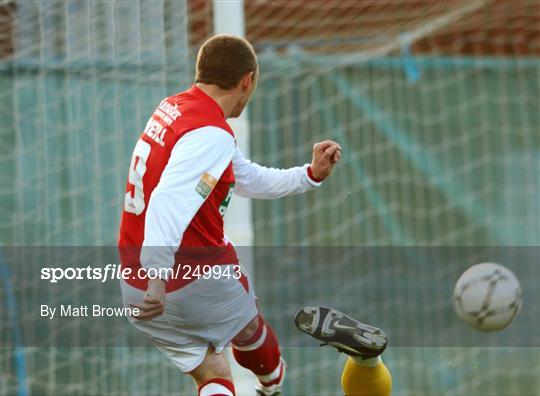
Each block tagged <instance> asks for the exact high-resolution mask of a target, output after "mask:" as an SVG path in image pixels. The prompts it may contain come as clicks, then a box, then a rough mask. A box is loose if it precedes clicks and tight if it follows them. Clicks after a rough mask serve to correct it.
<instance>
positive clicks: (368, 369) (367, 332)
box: [294, 307, 392, 396]
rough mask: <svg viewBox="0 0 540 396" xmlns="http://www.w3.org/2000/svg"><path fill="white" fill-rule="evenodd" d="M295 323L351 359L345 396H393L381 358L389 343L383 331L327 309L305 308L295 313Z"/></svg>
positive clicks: (345, 378)
mask: <svg viewBox="0 0 540 396" xmlns="http://www.w3.org/2000/svg"><path fill="white" fill-rule="evenodd" d="M294 321H295V324H296V326H298V328H299V329H300V330H302V331H303V332H304V333H307V334H309V335H310V336H312V337H314V338H316V339H318V340H320V341H322V342H323V345H330V346H333V347H335V348H336V349H337V350H339V351H340V352H343V353H346V354H348V355H349V356H350V357H349V359H348V360H347V363H346V364H345V368H344V370H343V374H342V377H341V384H342V389H343V392H344V393H345V395H346V396H364V395H369V396H388V395H390V391H391V389H392V378H391V376H390V373H389V372H388V370H387V369H386V367H385V366H384V364H383V363H382V360H381V358H380V355H381V353H383V351H384V350H385V348H386V343H387V340H386V335H385V334H384V332H383V331H382V330H380V329H378V328H376V327H373V326H370V325H366V324H363V323H360V322H359V321H357V320H355V319H353V318H351V317H350V316H348V315H346V314H344V313H342V312H340V311H338V310H336V309H332V308H328V307H305V308H303V309H301V310H300V311H298V312H297V313H296V316H295V319H294Z"/></svg>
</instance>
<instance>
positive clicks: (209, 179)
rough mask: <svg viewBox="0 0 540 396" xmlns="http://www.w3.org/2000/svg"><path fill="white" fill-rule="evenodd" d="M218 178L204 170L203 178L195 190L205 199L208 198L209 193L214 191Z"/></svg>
mask: <svg viewBox="0 0 540 396" xmlns="http://www.w3.org/2000/svg"><path fill="white" fill-rule="evenodd" d="M217 182H218V181H217V179H216V178H215V177H214V176H212V175H211V174H209V173H208V172H204V173H203V175H202V176H201V180H199V184H197V187H195V191H197V193H198V194H199V195H200V196H201V197H203V199H206V197H208V195H210V193H211V192H212V190H213V189H214V187H215V186H216V184H217Z"/></svg>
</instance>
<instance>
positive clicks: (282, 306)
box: [0, 0, 540, 396]
mask: <svg viewBox="0 0 540 396" xmlns="http://www.w3.org/2000/svg"><path fill="white" fill-rule="evenodd" d="M225 31H229V32H231V33H237V34H243V35H245V37H246V38H247V39H248V40H249V41H250V42H251V43H252V44H253V45H254V47H255V49H256V51H257V54H258V57H259V64H260V81H259V86H258V89H257V91H256V93H255V95H254V97H253V99H252V102H251V103H250V106H249V108H248V110H247V112H246V113H245V114H244V117H243V118H242V119H240V120H235V121H233V122H231V124H232V125H233V127H234V128H235V131H236V133H237V135H238V139H239V141H240V144H241V146H242V147H243V149H244V151H245V152H246V153H247V155H248V156H249V157H251V158H252V159H253V160H254V161H257V162H259V163H261V164H265V165H271V166H276V167H289V166H295V165H299V164H303V163H305V162H309V160H310V157H311V147H312V144H313V143H314V142H315V141H317V140H320V139H326V138H331V139H335V140H337V141H338V142H339V143H340V144H341V145H342V146H343V149H344V151H343V162H342V164H340V165H339V166H338V168H337V169H336V172H335V175H334V176H332V177H331V178H330V179H329V180H328V181H326V182H325V183H324V185H323V187H322V188H321V189H320V190H319V191H317V192H316V193H310V194H305V195H303V196H297V197H289V198H285V199H282V200H278V201H253V202H246V201H242V200H239V199H238V198H237V197H235V198H234V199H233V202H234V201H235V200H236V204H235V206H233V207H231V209H230V211H229V213H228V222H229V223H228V227H229V230H230V235H231V237H232V239H233V240H235V241H236V242H237V243H238V244H240V245H245V246H252V247H253V248H252V249H250V251H251V256H250V257H251V258H250V259H249V261H250V263H248V264H249V265H250V267H251V271H252V273H253V276H254V278H255V284H256V290H257V293H258V295H259V297H260V299H261V306H262V309H263V311H264V312H265V313H266V314H267V316H268V317H269V320H270V323H271V324H274V325H275V326H276V329H277V330H278V335H279V334H280V333H281V334H284V333H286V329H285V328H286V326H289V321H290V317H288V316H287V315H285V313H287V314H288V313H294V311H295V310H296V309H298V308H300V307H298V306H297V304H298V303H306V304H307V303H313V302H319V303H322V302H325V301H329V302H328V304H330V302H337V303H340V306H341V307H342V308H347V309H348V310H349V312H350V311H352V312H351V313H352V314H354V315H355V316H357V317H359V318H361V317H362V315H364V314H366V313H365V311H364V312H363V309H364V308H365V306H364V305H363V304H362V301H364V300H365V299H366V298H368V297H369V298H370V299H372V300H373V299H375V300H377V299H383V295H382V294H381V295H379V294H378V292H379V291H380V290H390V289H393V288H395V287H397V286H396V285H399V284H400V283H399V282H405V283H406V284H407V285H408V287H411V288H413V289H414V287H415V283H414V282H415V276H414V274H411V276H409V277H403V276H402V275H403V273H402V272H400V271H402V270H404V268H401V269H400V268H397V267H396V266H395V265H393V266H390V267H389V268H390V269H388V270H386V271H385V270H384V268H382V269H381V268H377V267H369V268H367V269H366V271H358V272H357V273H354V274H350V273H343V272H337V273H335V274H332V273H330V274H328V275H327V276H330V277H333V278H330V279H328V282H318V283H317V282H316V283H311V284H306V283H304V282H302V280H305V278H302V276H303V275H306V274H308V275H309V274H312V275H314V274H317V271H319V270H320V265H319V264H317V265H315V264H312V263H310V259H309V255H304V256H302V257H303V258H300V259H298V260H296V261H294V262H291V261H290V260H289V261H288V262H287V261H283V262H281V263H280V265H281V266H282V267H283V268H282V270H283V271H282V272H281V274H283V273H287V274H289V275H290V276H288V279H292V280H293V281H292V282H291V281H289V282H283V278H282V277H281V275H280V274H278V273H276V271H275V270H274V269H275V268H274V267H273V266H272V264H271V263H269V264H266V263H267V260H264V259H262V258H261V255H263V256H264V257H268V247H279V246H289V245H291V246H303V247H305V248H309V247H317V248H320V247H323V246H332V247H334V249H335V248H336V247H340V246H353V247H354V246H379V247H380V246H388V247H396V246H410V247H413V246H454V247H459V246H495V247H505V246H525V247H526V246H528V247H535V246H539V245H540V116H539V114H540V113H539V103H540V101H539V100H540V58H539V57H540V3H539V2H538V1H537V0H446V1H435V0H432V1H425V0H422V1H420V0H408V1H398V0H393V1H387V0H378V1H374V0H352V1H348V0H344V1H337V0H335V1H332V0H330V1H319V0H312V1H309V0H297V1H283V0H281V1H266V0H251V1H250V0H245V1H244V2H241V1H240V2H239V1H219V0H215V1H211V0H188V1H173V0H170V1H167V0H151V1H150V0H137V1H135V0H125V1H119V0H117V1H106V0H103V1H90V0H88V1H75V0H74V1H67V0H66V1H46V0H41V1H38V0H35V1H22V0H20V1H5V0H3V1H0V138H1V142H2V143H1V145H0V171H1V182H0V200H1V207H0V233H1V235H0V236H1V238H0V242H1V244H2V246H4V247H5V246H14V245H18V246H35V245H42V246H65V245H75V246H77V245H84V246H109V245H114V244H115V243H116V237H117V229H118V223H119V218H120V213H121V207H122V202H123V195H124V188H125V181H126V176H127V168H128V165H129V159H130V156H131V152H132V149H133V147H134V145H135V142H136V140H137V138H138V136H139V135H140V133H141V132H142V130H143V128H144V125H145V123H146V120H147V118H148V117H149V116H150V114H151V112H152V111H153V109H154V108H155V107H156V105H157V104H158V103H159V101H160V100H161V99H162V98H163V97H165V96H168V95H171V94H174V93H176V92H179V91H182V90H184V89H186V88H188V87H189V86H190V85H191V84H192V83H193V72H194V60H195V55H196V52H197V49H198V48H199V46H200V45H201V43H202V42H203V41H204V40H205V39H206V38H208V37H210V36H211V35H213V34H214V33H215V32H225ZM263 247H264V248H263ZM477 258H478V256H474V257H473V256H471V257H469V258H467V257H466V256H461V257H459V263H458V264H457V265H458V266H459V267H452V268H449V266H446V265H445V262H444V260H441V261H440V262H436V263H433V265H432V266H430V267H429V269H427V270H426V269H424V272H422V274H421V276H422V277H424V280H425V281H426V282H428V283H429V282H432V283H433V284H440V283H441V282H442V283H444V284H445V287H447V288H449V289H450V290H451V288H452V286H453V283H454V282H455V280H456V279H457V278H456V275H459V271H457V272H456V268H458V269H459V270H464V269H465V268H467V267H468V266H469V265H472V264H474V263H475V261H473V260H475V259H477ZM536 258H537V256H536ZM275 260H279V258H275ZM262 263H265V264H264V265H263V264H262ZM329 263H330V261H329ZM0 264H1V265H2V267H0V269H1V271H0V280H1V282H0V286H1V287H2V295H1V304H0V310H1V311H2V314H1V315H0V319H2V323H1V324H0V329H1V330H2V336H1V337H0V339H1V340H3V345H4V347H2V348H1V349H0V350H1V356H0V394H1V395H17V394H18V395H26V394H32V395H63V394H65V395H121V394H126V395H154V394H171V393H172V394H178V393H180V394H182V395H184V394H186V395H188V394H191V393H192V392H193V387H192V385H191V382H190V380H189V379H188V378H183V377H182V376H180V375H179V374H178V373H177V372H176V370H175V369H174V368H173V366H172V365H171V364H170V363H169V362H168V361H167V360H166V359H165V358H163V357H162V356H161V355H160V353H159V352H158V351H157V350H154V349H152V348H151V347H149V348H120V347H119V348H91V347H86V348H44V347H39V348H37V347H25V345H24V336H21V335H20V333H23V335H24V326H25V324H24V317H23V315H20V312H22V311H23V310H25V309H26V310H29V309H30V306H31V305H32V304H33V302H32V301H30V300H29V298H28V297H27V296H26V294H25V293H24V292H21V290H29V289H32V287H34V286H35V285H36V284H37V283H38V282H39V280H38V279H28V280H27V282H28V283H27V284H25V285H17V284H11V283H10V276H11V275H10V271H13V270H14V271H19V272H20V273H24V271H26V270H27V269H25V268H24V266H20V267H18V268H15V269H10V271H8V268H9V267H8V265H7V264H6V263H4V262H2V263H0ZM503 264H505V265H508V266H509V267H510V268H511V269H512V270H513V271H515V272H516V273H517V275H518V277H519V278H520V279H521V280H522V284H523V286H524V289H525V291H526V294H525V297H527V293H531V295H537V293H538V291H539V290H540V282H539V281H540V279H538V277H537V276H538V272H537V270H536V272H535V269H536V268H537V267H538V262H537V261H536V262H535V263H534V264H531V265H527V266H524V267H520V266H519V264H520V263H515V262H505V263H503ZM321 265H322V264H321ZM336 265H339V263H338V264H336ZM291 274H292V275H295V274H296V275H297V276H296V277H295V276H292V275H291ZM533 275H534V276H533ZM307 278H308V279H310V278H309V276H308V277H307ZM314 279H317V278H314ZM294 280H296V281H294ZM407 282H408V283H407ZM303 288H310V293H309V297H306V298H297V297H298V296H297V295H296V294H295V293H297V292H298V290H303ZM313 288H314V289H313ZM96 290H97V289H96ZM96 290H86V291H81V293H82V292H90V293H91V292H96ZM345 291H346V292H345ZM347 293H348V297H347V298H345V297H344V294H347ZM534 293H536V294H534ZM293 294H294V295H295V296H296V297H295V299H293V298H289V297H290V295H293ZM450 296H451V295H449V294H448V293H447V292H446V291H444V292H441V293H440V295H438V297H437V298H436V299H433V298H426V297H425V295H424V297H423V295H422V294H421V293H420V294H419V296H418V299H417V303H418V304H419V305H421V306H422V307H425V310H424V311H422V312H421V313H419V314H418V315H419V316H418V317H414V318H410V319H409V320H410V321H411V322H413V321H419V320H420V321H422V320H430V318H431V316H432V315H433V313H434V312H438V311H437V310H438V309H439V308H440V309H441V310H443V311H444V310H446V311H444V312H449V313H450V315H451V311H448V309H449V307H451V304H452V302H451V297H450ZM400 299H401V297H400V295H399V293H396V295H394V296H393V298H392V299H387V300H384V302H385V304H386V305H385V307H386V308H387V311H385V312H386V316H385V315H381V316H380V318H381V321H379V323H377V324H378V325H380V326H381V327H383V328H385V324H386V325H387V328H385V330H387V331H388V332H389V333H391V332H392V330H393V329H395V327H394V326H403V327H406V326H408V325H410V323H408V322H407V318H404V319H403V320H402V321H397V322H396V321H395V320H394V318H395V315H396V309H397V307H399V300H400ZM293 300H294V303H293V302H292V301H293ZM379 302H380V301H379ZM531 306H536V307H538V302H536V301H534V299H532V300H531V299H529V301H528V300H527V298H525V302H524V309H527V307H531ZM443 311H441V312H443ZM523 317H524V318H528V319H524V320H530V322H521V324H522V326H524V328H527V326H529V327H530V326H532V325H533V321H534V320H535V319H534V318H533V317H532V316H527V315H526V314H525V313H524V315H523ZM519 319H520V317H519V316H518V318H517V320H519ZM364 320H366V321H369V316H366V317H364ZM536 320H537V318H536ZM286 322H287V323H286ZM389 324H390V328H388V325H389ZM126 327H127V325H126ZM20 329H23V330H22V331H21V330H20ZM512 334H514V333H512ZM537 336H538V335H536V337H537ZM440 337H441V343H439V345H438V346H429V347H428V346H425V345H419V346H417V347H415V346H412V345H396V346H395V347H390V348H389V349H388V351H387V352H386V353H385V361H386V363H387V365H388V367H389V369H390V370H391V372H392V374H393V377H394V392H393V394H395V395H411V396H412V395H538V394H540V379H539V377H540V346H539V345H538V344H536V345H532V346H531V345H530V344H531V343H532V341H531V340H532V338H531V339H528V338H526V337H527V336H526V335H517V336H514V337H516V339H515V341H516V345H518V344H519V345H522V346H521V347H518V346H516V347H508V346H506V347H504V348H496V347H493V346H492V347H490V348H487V347H486V348H472V347H458V346H455V345H454V346H451V347H450V346H449V347H443V346H442V345H443V344H444V332H442V333H441V335H440ZM501 337H504V333H503V335H502V336H501ZM524 337H525V339H524ZM530 337H532V336H530ZM536 340H537V338H536ZM285 343H286V341H285ZM5 345H8V346H5ZM523 345H528V346H527V347H523ZM284 354H285V356H286V358H287V360H288V361H289V366H290V370H289V377H288V378H289V379H288V383H287V388H286V391H285V393H284V395H285V396H286V395H290V396H297V395H298V396H299V395H321V396H328V395H339V394H340V390H339V374H340V371H341V365H342V364H341V362H343V361H344V358H343V357H339V356H338V355H337V354H336V353H335V352H334V351H331V350H318V349H314V348H308V347H302V348H300V347H296V348H295V347H292V346H291V347H288V348H285V349H284ZM338 359H339V360H338ZM336 362H337V363H336ZM156 384H158V385H156ZM244 394H250V393H240V395H244Z"/></svg>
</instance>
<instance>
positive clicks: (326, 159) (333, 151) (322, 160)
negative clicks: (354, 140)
mask: <svg viewBox="0 0 540 396" xmlns="http://www.w3.org/2000/svg"><path fill="white" fill-rule="evenodd" d="M340 159H341V146H340V145H339V144H338V143H336V142H334V141H332V140H325V141H323V142H319V143H315V144H314V145H313V159H312V160H311V173H312V175H313V177H314V178H315V179H317V180H323V179H325V178H327V177H328V176H330V174H331V173H332V170H333V169H334V165H336V164H337V163H338V162H339V160H340Z"/></svg>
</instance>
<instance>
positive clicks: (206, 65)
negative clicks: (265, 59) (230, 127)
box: [195, 34, 259, 117]
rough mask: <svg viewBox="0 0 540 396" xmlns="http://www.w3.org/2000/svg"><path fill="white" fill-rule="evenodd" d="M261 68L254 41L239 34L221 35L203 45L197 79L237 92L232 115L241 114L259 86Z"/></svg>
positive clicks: (199, 57) (200, 81)
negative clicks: (251, 41)
mask: <svg viewBox="0 0 540 396" xmlns="http://www.w3.org/2000/svg"><path fill="white" fill-rule="evenodd" d="M258 72H259V67H258V64H257V56H256V55H255V51H254V49H253V47H252V46H251V44H250V43H249V42H248V41H247V40H245V39H243V38H241V37H237V36H231V35H228V34H220V35H217V36H214V37H212V38H210V39H208V40H206V42H205V43H204V44H203V45H202V47H201V49H200V50H199V54H198V55H197V67H196V76H195V81H196V82H198V83H204V84H212V85H216V86H218V87H219V88H220V89H222V90H225V91H228V92H229V93H231V94H234V96H235V98H237V102H236V105H235V107H234V109H233V110H232V112H231V114H230V117H238V116H239V115H240V113H242V110H243V109H244V107H246V104H247V102H248V101H249V99H250V98H251V95H252V94H253V91H255V88H256V86H257V77H258Z"/></svg>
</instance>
